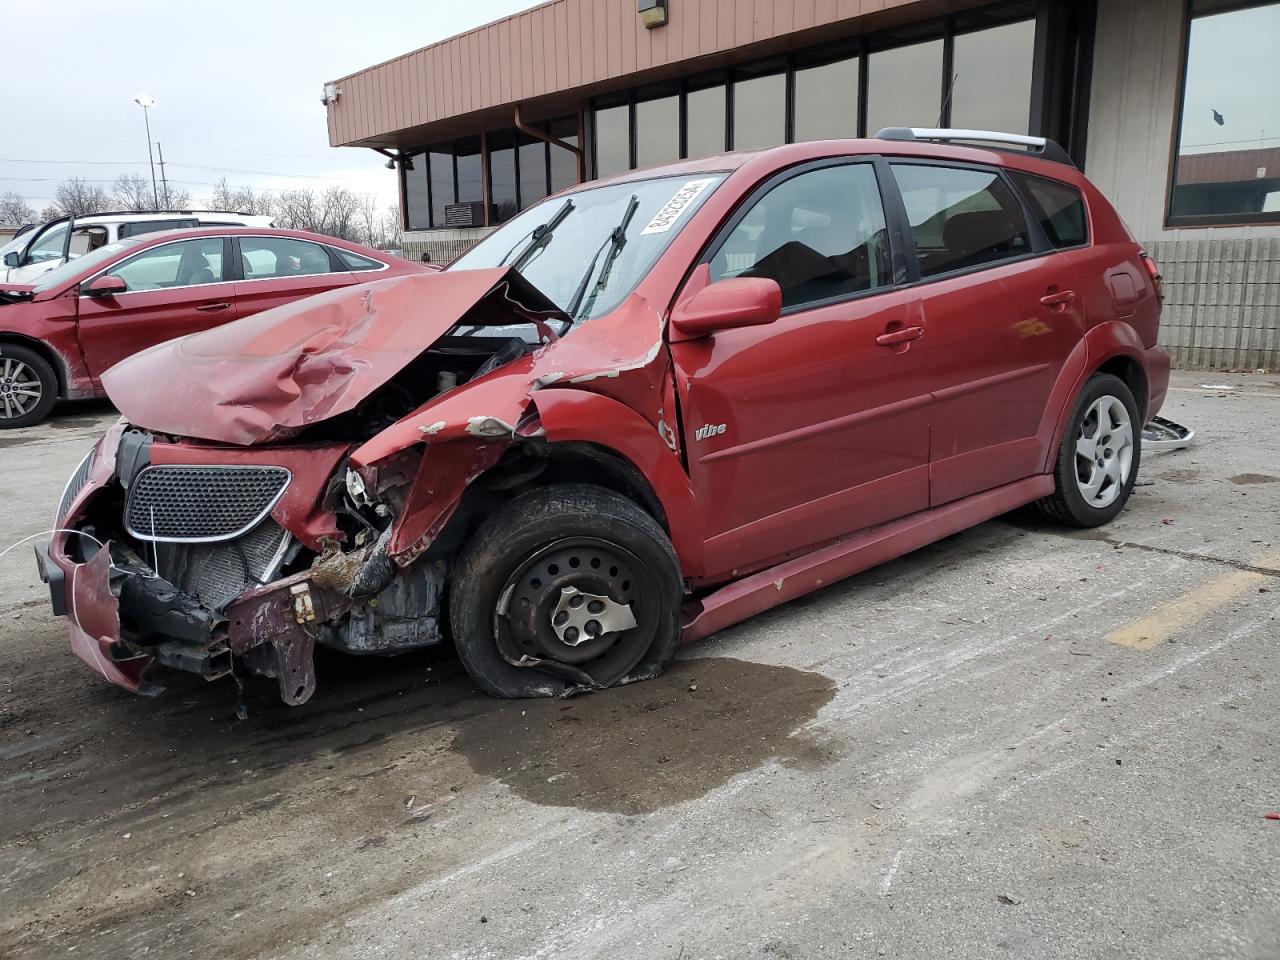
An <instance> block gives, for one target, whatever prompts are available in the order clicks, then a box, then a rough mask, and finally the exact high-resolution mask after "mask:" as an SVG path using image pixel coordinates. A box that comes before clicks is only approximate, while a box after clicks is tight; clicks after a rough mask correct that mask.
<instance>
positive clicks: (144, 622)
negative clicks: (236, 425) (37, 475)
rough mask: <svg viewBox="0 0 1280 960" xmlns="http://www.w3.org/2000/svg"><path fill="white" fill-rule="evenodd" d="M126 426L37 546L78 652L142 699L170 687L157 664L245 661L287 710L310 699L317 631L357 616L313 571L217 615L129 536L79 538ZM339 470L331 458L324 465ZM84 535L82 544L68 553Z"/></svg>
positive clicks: (80, 474) (94, 459)
mask: <svg viewBox="0 0 1280 960" xmlns="http://www.w3.org/2000/svg"><path fill="white" fill-rule="evenodd" d="M125 429H126V425H125V424H124V423H123V422H121V423H120V424H117V425H116V427H114V428H112V430H111V431H109V432H108V433H107V434H106V436H104V437H103V439H102V440H101V441H100V442H99V443H98V445H97V446H96V447H95V448H94V451H93V453H92V454H91V456H90V457H88V458H86V460H85V463H84V464H82V469H81V470H79V471H77V473H76V475H75V476H74V477H73V479H72V482H71V483H69V484H68V488H67V491H66V492H65V493H64V495H63V499H62V503H61V505H60V507H59V511H58V512H59V517H58V519H57V524H56V525H57V526H58V527H59V528H60V529H59V530H57V531H56V532H55V534H54V536H53V538H52V539H51V540H50V541H49V542H47V543H42V544H39V545H38V546H37V549H36V562H37V567H38V572H39V574H40V577H41V579H42V580H43V581H44V582H45V583H46V584H48V586H49V599H50V604H51V606H52V608H53V612H54V613H55V614H58V615H60V616H65V617H66V618H67V620H68V625H69V630H70V637H71V647H72V650H73V651H74V652H75V653H76V655H77V656H78V657H80V659H82V660H83V661H84V662H85V663H87V664H89V666H90V667H92V668H93V669H94V670H95V671H96V672H97V673H98V674H100V675H101V676H102V677H103V678H104V679H106V680H108V681H110V682H111V683H114V684H117V685H119V686H121V687H124V688H125V689H127V690H130V691H133V692H135V693H140V694H144V695H152V694H156V693H159V692H160V691H161V690H162V689H163V687H162V686H161V685H160V684H158V683H155V682H154V680H153V679H152V678H151V675H150V674H149V673H148V668H149V667H150V666H151V665H152V664H160V665H162V666H166V667H171V668H175V669H179V670H183V671H186V672H190V673H195V674H197V675H199V676H202V677H204V678H205V679H208V680H212V679H216V678H219V677H223V676H226V675H228V674H231V673H232V672H233V670H234V669H235V665H236V658H243V664H244V665H245V666H246V667H247V668H248V670H249V671H251V672H253V673H258V674H263V675H267V676H274V677H277V678H278V680H279V683H280V692H281V696H282V697H283V699H284V700H285V702H286V703H290V704H297V703H302V702H304V701H305V700H307V699H308V698H309V697H310V696H311V694H312V692H313V691H314V690H315V675H314V669H313V667H312V653H313V650H314V646H315V642H316V638H317V636H318V628H319V627H320V626H321V625H322V624H325V623H326V622H329V621H333V620H336V619H338V618H340V617H341V616H343V615H344V614H345V613H346V612H347V611H348V610H349V609H350V606H351V601H350V600H349V599H347V597H345V596H343V595H342V594H341V593H339V592H335V591H334V590H331V589H324V588H321V587H319V586H317V585H315V584H313V583H312V582H311V580H310V577H311V575H312V571H310V570H308V571H306V572H303V573H300V574H297V575H294V576H290V577H284V578H282V579H279V580H274V581H272V582H269V583H267V584H265V585H263V586H254V587H252V588H250V589H247V590H243V591H242V592H240V593H239V594H238V595H236V596H234V597H233V598H232V599H230V600H228V601H227V602H225V603H219V604H218V605H217V608H216V609H215V608H214V607H213V606H212V605H210V604H207V603H205V602H202V601H201V600H200V599H198V598H197V597H195V596H192V595H190V594H188V593H184V592H183V591H182V590H181V589H179V588H178V587H177V586H175V585H174V584H173V583H171V582H169V581H168V580H166V579H165V578H164V577H162V576H160V575H159V574H158V573H157V571H156V570H155V569H153V568H152V566H150V565H149V564H148V562H147V561H144V560H143V559H142V558H141V557H140V556H139V554H138V552H136V551H135V545H133V544H131V542H129V541H128V540H127V539H124V540H115V541H112V540H107V542H105V543H103V542H101V541H100V540H99V539H98V536H105V534H101V533H97V534H95V533H94V532H91V531H93V528H92V527H85V529H84V530H83V532H79V531H80V528H81V527H82V526H84V525H85V523H86V521H85V520H84V517H85V515H86V512H87V511H88V512H91V511H90V510H89V507H90V505H91V502H92V501H93V499H94V498H95V497H96V496H98V495H99V494H101V493H102V492H103V490H104V489H105V488H107V487H108V486H110V485H111V484H113V483H115V482H116V472H117V471H116V461H117V454H118V452H119V449H120V441H121V436H122V435H123V433H124V431H125ZM125 459H126V460H127V459H128V457H127V456H125ZM332 459H333V460H336V457H333V458H332ZM331 466H332V463H331V462H330V460H329V458H325V459H324V460H323V463H322V468H323V469H328V468H330V467H331ZM316 486H317V489H321V488H322V487H323V483H319V482H318V483H317V484H316ZM318 496H319V494H317V495H316V498H312V499H317V498H318ZM289 506H290V505H289V504H288V503H287V502H285V501H282V508H283V507H289ZM77 537H83V538H84V540H83V544H81V543H76V544H74V546H75V548H76V549H68V545H69V544H70V543H71V542H72V541H73V540H74V539H75V538H77Z"/></svg>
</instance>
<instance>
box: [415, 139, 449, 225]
mask: <svg viewBox="0 0 1280 960" xmlns="http://www.w3.org/2000/svg"><path fill="white" fill-rule="evenodd" d="M427 163H428V172H427V181H428V183H430V184H431V223H430V224H423V226H424V227H425V226H432V227H443V226H444V208H445V207H447V206H448V205H449V204H451V203H453V202H454V201H455V200H456V199H457V195H456V193H455V192H454V185H453V153H452V152H449V153H444V152H442V151H440V150H432V151H430V152H428V154H427ZM415 226H416V224H415Z"/></svg>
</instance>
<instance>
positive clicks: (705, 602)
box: [680, 474, 1054, 643]
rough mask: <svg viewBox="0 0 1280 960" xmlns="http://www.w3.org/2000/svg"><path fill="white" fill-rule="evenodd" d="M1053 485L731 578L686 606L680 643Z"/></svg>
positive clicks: (900, 523)
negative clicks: (749, 574)
mask: <svg viewBox="0 0 1280 960" xmlns="http://www.w3.org/2000/svg"><path fill="white" fill-rule="evenodd" d="M1053 489H1054V484H1053V477H1052V476H1049V475H1048V474H1043V475H1039V476H1034V477H1027V478H1026V479H1025V480H1019V481H1017V482H1016V483H1009V484H1005V485H1004V486H1003V487H996V488H995V489H994V490H987V491H985V492H983V493H977V494H974V495H973V496H969V497H965V498H964V499H963V500H956V501H953V502H952V503H948V504H945V505H944V506H941V507H934V508H932V509H929V510H922V511H920V512H919V513H913V514H911V516H909V517H902V518H901V519H899V520H892V521H890V522H889V523H885V524H881V525H880V526H878V527H872V528H870V529H868V530H864V531H862V532H861V533H855V534H853V535H852V536H850V537H848V538H847V539H845V540H841V541H839V542H838V543H833V544H831V545H829V546H826V547H823V548H822V549H820V550H815V551H814V552H813V553H809V554H806V555H805V556H803V557H795V558H794V559H791V560H788V561H786V562H785V563H780V564H778V565H777V566H776V567H770V568H769V569H767V570H761V571H760V572H759V573H754V574H752V575H751V576H749V577H743V578H742V579H741V580H735V581H734V582H732V583H729V584H726V585H725V586H723V587H721V588H720V589H719V590H716V591H715V592H713V593H710V594H708V595H707V596H705V597H703V598H701V600H695V601H692V602H690V603H687V604H685V606H684V610H683V620H684V627H683V632H682V634H681V637H680V642H681V643H692V642H693V641H695V640H701V639H702V638H704V637H709V636H711V634H713V633H715V632H716V631H717V630H723V629H724V628H725V627H728V626H731V625H732V624H735V623H738V622H740V621H742V620H746V619H747V618H748V617H754V616H755V615H756V614H757V613H763V612H764V611H765V610H768V609H769V608H770V607H776V606H778V605H779V604H781V603H786V602H787V601H788V600H794V599H795V598H796V597H802V596H804V595H805V594H806V593H811V592H812V591H814V590H817V589H819V588H821V587H824V586H826V585H827V584H829V583H834V582H835V581H837V580H843V579H844V578H845V577H851V576H853V575H854V574H855V573H861V572H862V571H864V570H869V569H870V568H872V567H875V566H879V565H880V564H882V563H886V562H887V561H889V560H893V559H895V558H896V557H900V556H902V555H903V554H906V553H910V552H911V551H912V550H918V549H919V548H920V547H923V546H927V545H928V544H930V543H934V542H935V541H938V540H941V539H943V538H944V537H949V536H951V535H952V534H954V533H959V532H960V531H961V530H966V529H968V528H969V527H972V526H975V525H976V524H979V523H982V522H983V521H986V520H990V519H992V518H993V517H998V516H1000V515H1001V514H1002V513H1008V512H1009V511H1010V510H1014V509H1016V508H1017V507H1021V506H1023V505H1025V504H1028V503H1031V502H1032V501H1034V500H1039V499H1040V498H1041V497H1046V496H1048V495H1049V494H1051V493H1053Z"/></svg>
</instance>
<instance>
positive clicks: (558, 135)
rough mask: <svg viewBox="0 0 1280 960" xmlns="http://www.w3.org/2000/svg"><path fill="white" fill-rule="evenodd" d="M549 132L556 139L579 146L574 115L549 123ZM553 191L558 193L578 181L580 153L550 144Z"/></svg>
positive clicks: (576, 122)
mask: <svg viewBox="0 0 1280 960" xmlns="http://www.w3.org/2000/svg"><path fill="white" fill-rule="evenodd" d="M547 133H548V134H549V135H550V136H552V137H554V138H555V139H556V140H562V141H564V142H565V143H569V144H572V145H573V146H575V147H576V146H578V121H577V119H576V118H574V117H562V118H561V119H559V120H552V121H551V122H550V123H548V124H547ZM549 150H550V158H551V192H552V193H557V192H558V191H560V190H563V189H564V188H565V187H571V186H573V185H574V184H575V183H577V182H578V155H577V154H576V153H573V152H572V151H570V150H566V149H564V147H557V146H556V145H555V144H554V143H553V144H551V145H550V148H549Z"/></svg>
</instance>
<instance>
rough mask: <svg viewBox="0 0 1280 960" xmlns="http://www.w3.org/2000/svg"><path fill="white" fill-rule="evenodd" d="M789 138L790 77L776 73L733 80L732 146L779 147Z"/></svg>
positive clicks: (751, 147)
mask: <svg viewBox="0 0 1280 960" xmlns="http://www.w3.org/2000/svg"><path fill="white" fill-rule="evenodd" d="M786 140H787V76H786V74H785V73H775V74H771V75H769V76H765V77H749V78H747V79H743V80H735V81H734V83H733V149H735V150H752V149H755V148H757V147H776V146H777V145H778V144H780V143H785V142H786Z"/></svg>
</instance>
